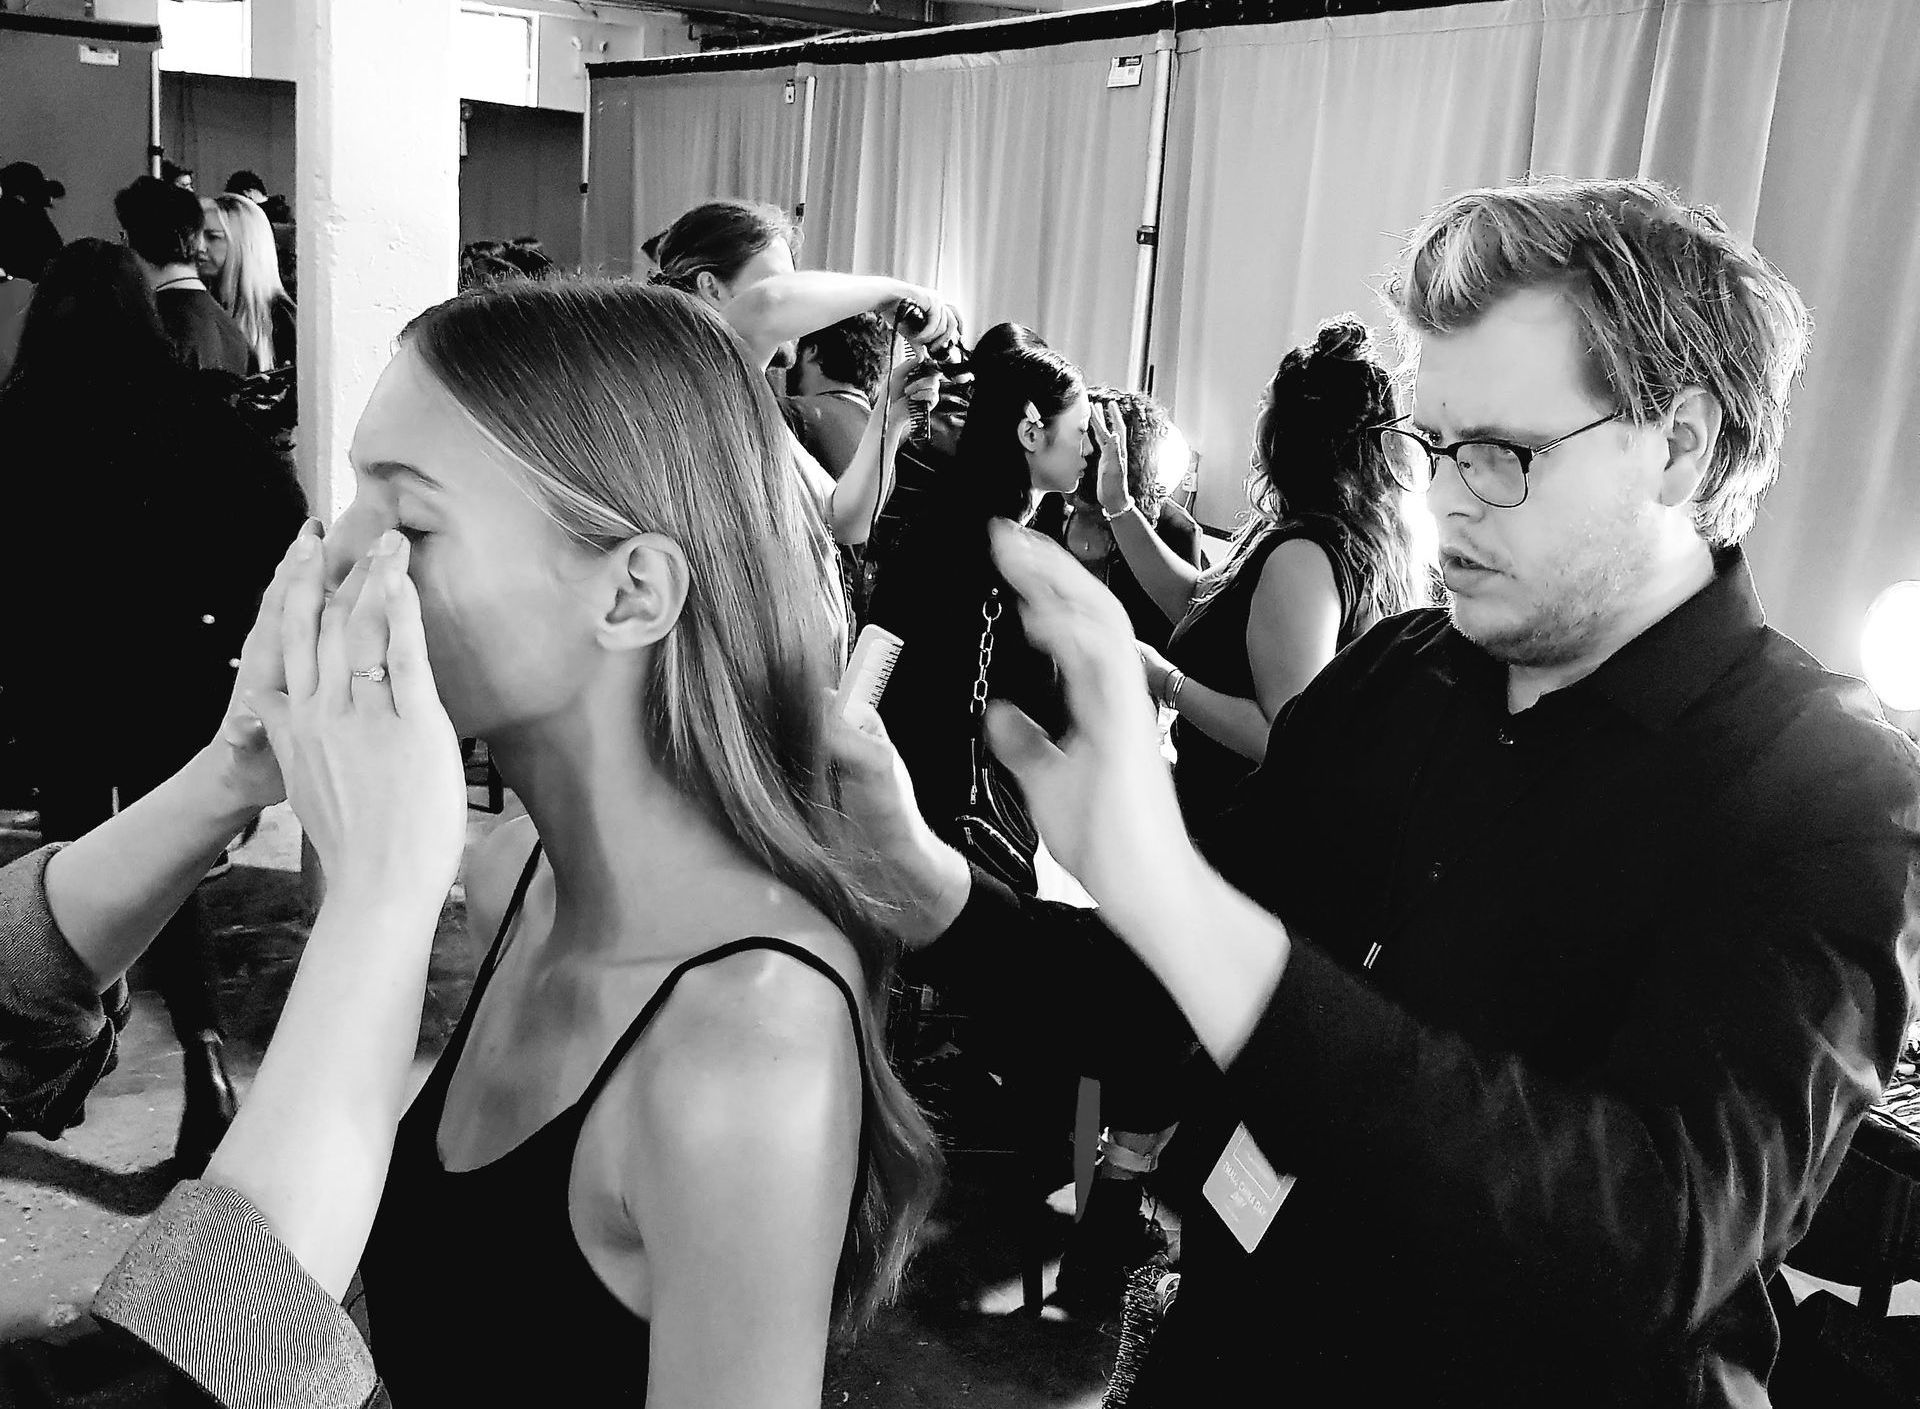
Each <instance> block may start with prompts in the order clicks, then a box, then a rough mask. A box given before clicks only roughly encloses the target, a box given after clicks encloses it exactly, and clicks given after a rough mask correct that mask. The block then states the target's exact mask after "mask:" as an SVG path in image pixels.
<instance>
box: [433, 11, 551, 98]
mask: <svg viewBox="0 0 1920 1409" xmlns="http://www.w3.org/2000/svg"><path fill="white" fill-rule="evenodd" d="M535 43H536V39H535V17H534V16H532V15H529V14H525V13H522V12H519V11H514V10H496V9H493V8H491V7H480V6H467V5H463V6H461V8H460V19H459V22H458V23H457V24H456V25H455V27H454V33H453V63H454V74H455V76H456V77H457V78H458V79H459V81H460V96H461V97H462V98H475V99H478V100H479V101H481V102H483V103H512V104H514V105H515V106H516V107H523V108H526V107H532V106H533V105H534V103H535V101H536V100H537V99H536V93H535V88H534V82H535V78H534V75H535V62H534V60H535V53H536V50H535V47H534V46H535Z"/></svg>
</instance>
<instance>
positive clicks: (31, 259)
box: [0, 161, 67, 283]
mask: <svg viewBox="0 0 1920 1409" xmlns="http://www.w3.org/2000/svg"><path fill="white" fill-rule="evenodd" d="M66 194H67V188H66V187H65V186H63V185H61V184H60V183H59V182H58V181H49V180H48V179H47V178H46V176H45V175H44V174H43V173H42V172H41V170H40V168H39V167H37V166H35V165H34V164H33V163H32V162H30V161H16V162H14V163H12V164H11V165H9V166H6V167H0V270H5V271H6V272H7V273H8V274H11V275H12V276H13V277H14V278H16V279H31V280H32V281H33V282H35V283H38V282H39V281H40V275H41V273H42V272H43V271H44V270H45V269H46V267H47V261H48V260H49V259H52V258H53V257H54V255H56V254H58V253H59V252H60V246H61V244H62V243H63V241H62V240H61V238H60V231H59V230H58V229H56V228H55V227H54V223H53V216H52V214H51V213H50V211H49V207H50V206H52V204H53V203H54V202H55V201H57V200H59V199H60V198H61V197H62V196H64V195H66Z"/></svg>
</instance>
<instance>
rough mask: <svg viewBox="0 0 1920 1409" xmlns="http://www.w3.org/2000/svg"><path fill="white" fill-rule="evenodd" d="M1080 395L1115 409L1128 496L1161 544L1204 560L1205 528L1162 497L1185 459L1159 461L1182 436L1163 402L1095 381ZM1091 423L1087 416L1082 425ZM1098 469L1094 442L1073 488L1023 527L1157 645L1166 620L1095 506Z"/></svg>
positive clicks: (1180, 474)
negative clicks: (1062, 555)
mask: <svg viewBox="0 0 1920 1409" xmlns="http://www.w3.org/2000/svg"><path fill="white" fill-rule="evenodd" d="M1087 399H1088V401H1089V402H1091V403H1092V406H1093V416H1094V417H1095V418H1102V417H1105V416H1106V408H1107V407H1109V406H1111V407H1113V408H1114V409H1115V410H1117V411H1118V412H1119V414H1120V419H1121V421H1122V423H1123V425H1124V426H1125V431H1126V435H1125V439H1126V447H1125V459H1126V481H1127V493H1128V496H1129V497H1130V498H1131V499H1132V501H1133V503H1134V504H1135V505H1136V506H1137V507H1138V508H1139V511H1140V516H1141V517H1142V518H1143V519H1145V520H1146V521H1147V523H1148V524H1149V525H1150V526H1151V527H1152V529H1153V532H1154V536H1155V537H1156V538H1158V539H1159V540H1160V542H1161V543H1162V544H1164V545H1165V546H1166V548H1167V551H1168V552H1170V553H1171V554H1172V555H1173V556H1174V557H1175V558H1176V559H1178V560H1179V561H1180V562H1183V563H1186V564H1188V565H1189V566H1191V567H1192V568H1194V569H1195V570H1196V571H1198V570H1199V569H1200V568H1201V567H1202V566H1203V564H1204V563H1205V555H1204V548H1203V542H1204V539H1205V535H1204V533H1203V532H1202V530H1201V528H1200V525H1199V524H1198V523H1197V522H1196V521H1195V519H1194V517H1193V515H1192V514H1190V513H1188V512H1187V511H1186V510H1185V509H1183V508H1181V507H1180V506H1179V505H1178V504H1176V503H1174V502H1173V500H1172V499H1171V498H1170V497H1169V495H1170V494H1171V493H1172V490H1173V488H1174V487H1175V486H1177V485H1178V484H1179V482H1180V481H1181V480H1182V479H1184V478H1185V477H1186V466H1185V465H1184V464H1180V465H1168V464H1167V463H1165V461H1166V455H1167V447H1168V446H1169V445H1184V444H1185V441H1184V440H1181V441H1175V440H1174V438H1173V436H1174V427H1173V422H1172V421H1170V420H1169V419H1168V418H1167V411H1166V408H1165V407H1164V406H1162V405H1161V404H1160V403H1159V402H1157V401H1155V400H1154V399H1153V398H1152V397H1150V396H1144V395H1142V394H1140V393H1139V392H1131V391H1122V390H1120V389H1119V388H1118V387H1094V388H1092V389H1090V390H1089V391H1088V393H1087ZM1092 424H1093V422H1092V421H1091V420H1090V421H1089V422H1088V425H1089V427H1091V426H1092ZM1108 424H1109V425H1110V424H1111V422H1110V420H1109V421H1108ZM1099 476H1100V452H1099V448H1098V446H1097V445H1096V447H1095V450H1094V453H1093V454H1091V455H1089V456H1088V457H1087V467H1086V469H1085V470H1084V471H1083V472H1082V473H1081V475H1080V482H1079V483H1078V484H1077V485H1075V486H1074V488H1073V493H1072V494H1070V495H1067V496H1066V497H1065V498H1063V499H1060V500H1048V501H1047V502H1046V503H1044V504H1042V505H1041V507H1040V510H1039V512H1038V513H1036V514H1035V515H1034V521H1033V523H1032V524H1031V525H1030V527H1032V528H1033V529H1034V530H1035V531H1036V532H1038V533H1044V534H1046V535H1047V537H1049V538H1051V539H1053V540H1054V541H1055V542H1056V543H1059V544H1060V545H1061V546H1062V547H1064V548H1065V549H1066V550H1067V551H1068V552H1070V553H1072V554H1073V556H1074V557H1076V558H1078V559H1079V560H1080V562H1081V565H1082V566H1084V567H1085V568H1086V569H1087V571H1088V572H1091V573H1092V574H1093V575H1094V576H1095V577H1097V578H1099V579H1100V582H1101V584H1102V585H1103V586H1104V587H1105V588H1106V589H1107V590H1108V591H1109V592H1111V593H1113V595H1114V596H1116V597H1118V598H1119V599H1120V605H1121V606H1123V607H1125V608H1126V609H1127V618H1128V620H1130V621H1132V622H1133V625H1134V634H1135V635H1136V636H1137V637H1138V639H1139V640H1140V641H1142V642H1144V643H1145V644H1146V645H1149V646H1152V647H1154V648H1155V649H1164V648H1165V646H1166V643H1167V637H1168V635H1169V634H1170V633H1171V632H1172V630H1173V623H1172V622H1170V621H1168V620H1167V618H1166V614H1165V613H1164V612H1162V611H1161V610H1160V607H1159V605H1158V604H1157V603H1156V602H1155V601H1154V599H1153V598H1152V596H1151V595H1149V594H1148V592H1147V590H1146V588H1144V587H1142V586H1141V585H1140V579H1139V578H1137V577H1135V576H1134V574H1133V569H1132V567H1131V566H1130V565H1129V564H1128V562H1127V559H1126V555H1125V554H1123V553H1122V552H1121V551H1120V548H1119V545H1118V544H1117V543H1115V541H1114V537H1113V530H1112V528H1111V527H1110V526H1109V524H1108V521H1107V518H1106V515H1105V514H1104V513H1103V512H1102V510H1101V507H1100V497H1099V486H1098V480H1099Z"/></svg>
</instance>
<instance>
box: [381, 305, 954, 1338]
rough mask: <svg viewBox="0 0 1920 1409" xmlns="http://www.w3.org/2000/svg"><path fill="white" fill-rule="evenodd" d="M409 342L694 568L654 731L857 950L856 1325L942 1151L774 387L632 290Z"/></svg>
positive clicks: (846, 1297) (836, 628)
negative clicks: (897, 965) (908, 1054)
mask: <svg viewBox="0 0 1920 1409" xmlns="http://www.w3.org/2000/svg"><path fill="white" fill-rule="evenodd" d="M404 341H405V343H406V345H408V346H410V347H412V348H413V349H414V350H415V351H416V352H418V353H419V354H420V356H421V357H422V359H423V360H424V362H425V363H426V366H427V367H428V369H429V370H430V371H431V372H432V373H433V375H434V376H435V377H436V378H437V379H438V380H439V381H440V382H441V383H442V384H443V385H444V386H445V387H446V388H447V389H448V391H450V392H451V393H452V394H453V396H454V397H455V399H456V400H458V401H459V402H460V404H461V405H462V406H464V407H465V408H466V411H467V413H468V414H469V415H470V416H472V417H473V418H474V420H475V421H476V422H478V423H479V424H480V426H481V427H482V428H484V429H485V430H486V431H487V432H488V433H490V434H491V435H492V436H493V437H494V438H495V439H497V440H498V441H499V442H500V443H501V444H503V445H504V446H505V447H506V448H507V449H508V450H510V451H511V452H512V453H513V454H514V455H515V456H516V457H517V458H518V459H519V460H520V461H521V462H523V464H524V465H525V467H526V473H527V476H528V479H529V482H530V484H531V486H532V489H533V491H534V495H535V497H536V499H537V500H538V501H539V502H540V503H541V504H542V505H543V507H544V508H545V509H546V511H547V512H548V513H549V514H550V515H551V516H552V517H553V519H554V520H555V522H557V523H558V524H559V525H560V526H561V527H562V528H563V529H565V530H566V531H567V532H568V533H570V534H571V535H573V536H574V537H575V538H577V539H579V540H580V541H581V542H583V543H586V544H590V545H594V546H597V547H600V548H603V549H611V548H613V547H614V546H616V545H618V544H619V543H622V542H624V541H625V540H627V539H629V538H631V537H633V536H634V535H636V534H640V533H660V534H665V535H666V536H667V537H669V538H672V539H673V540H674V541H675V542H676V543H678V544H679V545H680V547H681V549H682V551H683V552H685V554H686V557H687V566H688V578H689V586H688V590H687V600H686V605H685V607H684V609H683V610H682V612H681V615H680V619H679V622H678V623H677V624H676V626H675V627H674V629H673V631H672V632H671V633H669V634H668V635H667V636H666V637H665V638H664V640H663V641H662V642H661V644H660V647H659V649H658V650H657V651H656V652H655V653H654V657H653V661H652V666H651V672H650V675H649V678H648V680H647V682H646V685H645V689H644V693H643V697H642V698H641V699H639V700H636V701H635V721H634V722H635V727H636V728H639V729H641V730H642V731H643V732H644V735H645V738H646V742H647V746H648V748H649V750H650V752H651V754H652V757H653V759H654V761H655V763H656V764H657V766H658V767H659V768H660V770H661V771H662V773H663V774H664V775H665V776H666V777H667V778H668V779H669V780H670V781H671V783H672V784H673V786H675V787H676V788H678V789H679V790H680V791H681V792H682V793H683V794H684V795H686V796H687V797H689V798H692V799H694V800H695V801H697V802H698V803H699V804H700V805H701V806H703V807H704V808H705V809H706V811H707V812H708V814H709V815H710V816H711V817H712V818H713V819H714V820H715V822H716V823H717V824H718V825H719V826H721V827H722V828H724V829H725V830H726V831H727V832H728V833H730V834H731V835H732V836H733V837H734V838H735V839H736V840H737V841H738V842H739V843H740V845H741V846H743V847H744V848H746V850H747V851H749V852H750V853H751V854H752V855H753V856H755V857H756V858H757V859H758V860H759V861H760V863H761V864H762V865H764V866H765V867H766V868H767V869H768V870H769V871H770V872H772V873H773V875H775V876H776V877H778V878H779V879H780V880H781V881H783V882H785V883H786V884H787V885H789V886H791V887H792V888H793V889H794V890H796V891H797V892H799V894H801V895H802V896H804V897H805V898H806V899H807V900H808V901H809V902H811V903H812V904H814V905H815V906H817V907H818V908H819V909H820V910H821V911H822V912H823V913H825V914H826V915H827V916H828V917H829V918H830V919H831V920H832V921H833V922H834V923H835V924H836V925H837V926H839V928H840V929H841V931H842V932H843V933H844V934H845V935H846V936H847V937H848V939H850V940H851V941H852V942H853V944H854V946H855V947H856V948H857V949H858V951H859V954H860V958H861V963H862V966H863V969H864V973H865V979H866V994H865V998H864V1001H863V1003H862V1005H861V1024H862V1029H863V1036H864V1040H865V1044H866V1051H867V1063H866V1092H865V1102H864V1107H865V1113H864V1121H863V1126H862V1131H861V1194H860V1197H859V1199H858V1201H857V1204H856V1207H855V1209H854V1215H853V1217H852V1219H851V1220H850V1223H849V1226H848V1229H847V1235H846V1242H845V1245H844V1247H843V1249H842V1255H841V1259H840V1271H839V1276H838V1278H837V1283H836V1289H835V1291H836V1296H835V1310H836V1314H835V1324H836V1327H837V1329H838V1330H839V1331H841V1332H846V1331H850V1330H853V1329H856V1328H857V1327H858V1326H859V1325H861V1324H863V1323H864V1322H865V1321H866V1320H867V1319H868V1318H869V1317H870V1316H871V1315H872V1313H873V1312H874V1311H875V1310H877V1309H878V1308H879V1307H880V1306H881V1305H883V1304H885V1302H886V1301H887V1300H888V1299H889V1298H890V1297H891V1296H892V1294H893V1292H894V1291H895V1289H896V1287H897V1285H898V1282H899V1279H900V1275H901V1273H902V1272H903V1271H904V1269H905V1266H906V1262H907V1258H908V1256H909V1254H910V1251H911V1248H912V1243H913V1240H914V1236H915V1234H916V1233H917V1231H918V1227H919V1225H920V1223H921V1222H922V1221H923V1220H924V1218H925V1216H926V1212H927V1208H928V1206H929V1205H930V1203H931V1201H932V1197H933V1192H934V1188H935V1185H936V1182H937V1176H938V1171H939V1157H938V1153H937V1146H936V1144H935V1141H934V1137H933V1133H932V1131H931V1129H930V1128H929V1127H928V1125H927V1122H926V1120H925V1118H924V1116H923V1115H922V1114H921V1112H920V1110H919V1108H918V1107H917V1106H915V1104H914V1102H913V1099H912V1098H911V1097H910V1096H908V1094H907V1093H906V1090H905V1089H904V1088H903V1087H902V1086H901V1084H900V1081H899V1079H898V1077H897V1076H896V1075H895V1074H894V1071H893V1069H892V1067H891V1066H890V1065H889V1063H888V1060H887V1053H886V1048H885V1046H884V1045H883V1042H882V1032H881V1026H882V1025H881V1023H880V1021H879V1018H878V1015H879V1014H881V1013H883V1012H884V1007H885V997H886V994H887V991H888V987H889V985H890V982H891V979H892V974H893V968H894V962H895V959H896V957H897V953H898V946H897V942H896V941H895V940H894V938H893V937H892V934H891V932H890V930H889V927H888V923H887V918H888V910H887V907H886V905H885V904H884V903H883V902H882V901H881V900H880V899H878V898H877V896H878V891H877V888H876V887H874V886H873V885H871V884H869V883H867V882H865V881H863V880H862V877H863V876H867V877H871V876H872V875H873V868H872V866H871V861H870V858H865V857H863V856H862V855H860V854H859V853H858V852H857V851H855V850H854V849H853V848H851V847H850V846H849V845H848V844H847V843H846V841H845V833H846V819H845V816H844V814H843V813H842V812H841V811H840V809H839V805H838V798H837V795H836V790H835V786H834V782H833V776H832V773H831V770H830V768H829V765H828V756H827V743H826V738H827V734H826V731H827V726H828V719H827V699H828V696H827V694H826V690H827V687H828V686H830V685H831V684H832V682H833V680H834V679H835V678H836V676H837V675H838V673H839V671H840V669H841V666H842V663H843V662H844V660H845V656H846V648H847V620H846V609H845V606H844V602H843V598H842V596H841V591H840V585H839V577H838V567H837V563H836V560H835V557H834V552H833V546H832V543H831V541H830V540H829V538H828V536H827V530H826V525H825V523H824V522H823V521H822V519H821V516H820V513H819V511H818V510H817V509H816V508H815V506H814V505H813V504H812V503H811V502H810V501H809V500H808V499H807V497H806V495H805V493H804V490H803V487H802V481H801V477H800V473H799V470H798V467H797V466H796V465H795V464H794V463H793V459H792V454H791V451H790V450H789V449H788V438H787V435H786V430H785V426H784V424H783V422H782V421H781V419H780V413H779V411H778V410H777V409H776V408H775V405H774V402H773V398H772V395H771V394H770V392H769V391H768V388H767V384H766V380H765V378H763V377H761V376H760V375H759V374H758V373H757V372H756V371H754V370H753V369H752V368H751V367H749V366H748V361H747V356H748V355H747V353H746V350H745V348H744V347H743V346H742V344H741V343H740V340H739V339H738V337H737V336H735V334H734V333H733V332H732V330H731V329H729V328H728V327H727V325H726V324H725V323H723V322H722V321H721V320H720V318H719V317H718V316H717V315H716V314H714V313H713V311H712V310H711V309H709V308H708V307H707V306H706V305H705V304H703V303H702V302H701V301H700V300H698V299H696V298H694V297H692V296H690V295H687V294H684V293H680V292H678V291H676V290H670V289H662V288H647V287H645V286H643V285H638V284H629V283H616V282H612V281H602V280H582V279H560V280H552V281H547V282H541V283H532V282H514V283H506V284H501V285H498V286H496V287H493V288H489V289H483V290H479V291H476V292H473V293H469V294H464V295H462V296H460V297H459V298H456V299H453V300H451V301H450V302H447V303H443V304H441V305H439V306H438V307H437V308H433V309H430V310H428V311H427V312H426V313H423V314H422V315H420V317H418V318H416V319H415V320H414V321H413V323H412V324H411V325H410V326H409V327H408V328H407V330H406V333H405V334H404Z"/></svg>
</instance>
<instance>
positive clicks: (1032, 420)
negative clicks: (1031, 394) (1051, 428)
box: [1015, 401, 1047, 455]
mask: <svg viewBox="0 0 1920 1409" xmlns="http://www.w3.org/2000/svg"><path fill="white" fill-rule="evenodd" d="M1015 434H1017V435H1018V436H1019V437H1020V448H1021V449H1022V450H1024V451H1026V452H1027V453H1028V454H1029V455H1033V454H1036V453H1038V452H1039V451H1042V450H1045V449H1046V448H1047V422H1046V419H1045V418H1044V417H1042V416H1041V414H1040V412H1039V409H1038V408H1037V407H1035V406H1034V404H1033V403H1032V402H1031V401H1029V402H1028V403H1027V404H1026V405H1025V406H1024V407H1023V408H1021V415H1020V425H1019V426H1018V428H1017V429H1016V431H1015Z"/></svg>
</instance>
